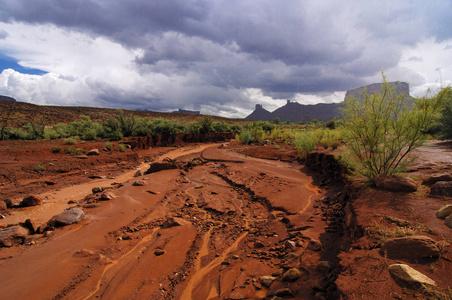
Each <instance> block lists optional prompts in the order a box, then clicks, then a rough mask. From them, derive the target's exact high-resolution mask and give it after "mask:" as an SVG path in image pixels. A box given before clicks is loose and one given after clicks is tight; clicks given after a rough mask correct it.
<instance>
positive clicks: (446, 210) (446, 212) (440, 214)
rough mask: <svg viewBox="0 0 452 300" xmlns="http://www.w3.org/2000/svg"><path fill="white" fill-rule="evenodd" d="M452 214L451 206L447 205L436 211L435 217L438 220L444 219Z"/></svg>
mask: <svg viewBox="0 0 452 300" xmlns="http://www.w3.org/2000/svg"><path fill="white" fill-rule="evenodd" d="M451 214H452V204H447V205H444V206H443V207H441V208H440V209H438V211H437V212H436V217H437V218H438V219H445V218H446V217H448V216H450V215H451Z"/></svg>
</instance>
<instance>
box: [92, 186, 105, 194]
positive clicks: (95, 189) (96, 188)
mask: <svg viewBox="0 0 452 300" xmlns="http://www.w3.org/2000/svg"><path fill="white" fill-rule="evenodd" d="M103 190H104V188H103V187H94V188H92V189H91V191H92V192H93V194H97V193H102V192H103Z"/></svg>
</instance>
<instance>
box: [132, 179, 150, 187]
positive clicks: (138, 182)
mask: <svg viewBox="0 0 452 300" xmlns="http://www.w3.org/2000/svg"><path fill="white" fill-rule="evenodd" d="M146 184H147V183H146V181H144V180H137V181H135V182H134V183H132V185H133V186H145V185H146Z"/></svg>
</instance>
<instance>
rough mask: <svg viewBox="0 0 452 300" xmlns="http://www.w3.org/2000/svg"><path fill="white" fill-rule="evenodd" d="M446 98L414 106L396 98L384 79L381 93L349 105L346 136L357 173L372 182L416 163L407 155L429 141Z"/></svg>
mask: <svg viewBox="0 0 452 300" xmlns="http://www.w3.org/2000/svg"><path fill="white" fill-rule="evenodd" d="M442 98H443V94H442V93H440V94H438V96H437V97H433V98H432V99H427V98H423V99H418V100H417V101H415V102H413V101H410V100H409V99H406V98H405V96H404V95H397V94H396V92H395V90H394V89H391V88H390V87H389V85H388V83H387V81H386V78H385V77H384V75H383V85H382V90H381V92H380V93H367V94H365V95H364V100H356V99H350V100H349V101H347V103H346V107H345V109H344V119H343V128H344V131H343V135H344V138H345V141H346V145H347V147H348V149H349V150H350V151H351V153H352V154H353V157H354V158H355V161H356V168H355V169H356V170H357V171H358V172H359V173H360V174H362V175H364V176H366V177H367V178H369V179H371V180H372V179H373V178H375V176H377V175H378V174H393V173H396V172H400V171H402V170H404V168H406V167H407V166H408V164H410V163H411V162H412V160H413V158H412V157H410V156H409V155H408V154H410V153H412V152H413V150H415V149H416V148H418V147H419V146H421V145H422V144H423V143H424V141H425V140H426V139H427V135H426V134H425V133H426V132H427V131H428V130H429V128H430V127H431V126H432V124H433V121H434V120H435V117H436V114H437V112H438V110H439V108H440V104H441V100H442Z"/></svg>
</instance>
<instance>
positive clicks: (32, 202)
mask: <svg viewBox="0 0 452 300" xmlns="http://www.w3.org/2000/svg"><path fill="white" fill-rule="evenodd" d="M41 204H42V199H41V197H39V196H38V195H29V196H25V197H24V199H22V202H21V203H20V205H21V206H37V205H41Z"/></svg>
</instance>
